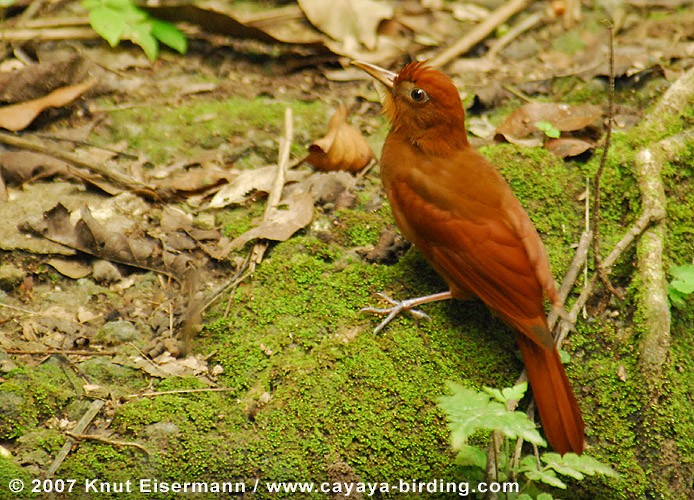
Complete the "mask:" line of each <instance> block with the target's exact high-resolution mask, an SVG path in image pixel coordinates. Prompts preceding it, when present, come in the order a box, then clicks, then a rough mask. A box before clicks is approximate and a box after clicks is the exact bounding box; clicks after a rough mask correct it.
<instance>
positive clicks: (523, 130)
mask: <svg viewBox="0 0 694 500" xmlns="http://www.w3.org/2000/svg"><path fill="white" fill-rule="evenodd" d="M601 117H602V109H601V108H600V107H599V106H594V105H592V104H585V105H581V106H571V105H569V104H557V103H551V102H531V103H528V104H524V105H523V106H521V107H520V108H518V109H517V110H515V111H514V112H513V113H511V114H510V115H509V116H508V117H506V119H505V120H504V121H503V123H502V124H501V125H499V126H498V127H497V129H496V133H497V134H500V135H503V136H504V138H506V140H507V141H509V142H512V143H514V144H515V143H518V141H519V140H523V139H526V138H527V137H528V136H530V135H532V134H533V133H540V131H539V130H538V128H537V127H536V124H537V123H538V122H543V121H544V122H549V123H550V124H552V126H553V127H554V128H556V129H557V130H560V131H562V132H573V131H576V130H581V129H585V128H588V127H592V126H594V125H595V123H596V122H598V121H599V120H600V118H601ZM543 135H544V134H543Z"/></svg>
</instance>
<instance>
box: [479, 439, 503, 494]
mask: <svg viewBox="0 0 694 500" xmlns="http://www.w3.org/2000/svg"><path fill="white" fill-rule="evenodd" d="M502 439H503V435H502V434H501V432H499V431H494V432H492V435H491V436H490V437H489V449H488V450H487V467H486V470H485V473H484V476H485V479H486V480H487V482H490V483H492V482H496V481H498V480H499V449H500V447H501V441H502ZM484 498H485V499H487V500H494V499H495V498H497V495H496V493H492V492H491V491H489V492H488V493H487V494H486V495H485V496H484Z"/></svg>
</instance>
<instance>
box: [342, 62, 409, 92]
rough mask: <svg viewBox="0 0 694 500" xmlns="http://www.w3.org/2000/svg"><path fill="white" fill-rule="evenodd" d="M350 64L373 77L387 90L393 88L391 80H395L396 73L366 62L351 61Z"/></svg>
mask: <svg viewBox="0 0 694 500" xmlns="http://www.w3.org/2000/svg"><path fill="white" fill-rule="evenodd" d="M352 64H353V65H354V66H356V67H357V68H359V69H360V70H362V71H365V72H367V73H368V74H369V75H371V76H372V77H374V78H375V79H376V80H377V81H379V82H380V83H382V84H383V85H384V86H385V88H387V89H388V90H393V82H395V77H396V76H398V75H397V73H393V72H392V71H388V70H387V69H383V68H381V67H380V66H376V65H375V64H371V63H367V62H362V61H352Z"/></svg>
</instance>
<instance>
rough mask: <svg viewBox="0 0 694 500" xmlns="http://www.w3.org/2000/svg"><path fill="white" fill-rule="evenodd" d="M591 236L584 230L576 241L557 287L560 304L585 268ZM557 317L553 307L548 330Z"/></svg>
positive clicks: (563, 301)
mask: <svg viewBox="0 0 694 500" xmlns="http://www.w3.org/2000/svg"><path fill="white" fill-rule="evenodd" d="M592 238H593V233H592V232H590V231H587V232H584V233H583V234H582V235H581V240H580V241H579V242H578V248H576V253H575V254H574V258H573V260H572V261H571V265H570V266H569V270H568V271H567V272H566V274H565V275H564V279H563V280H562V282H561V286H560V287H559V298H560V299H561V302H562V304H563V303H566V299H567V298H568V296H569V293H570V292H571V289H572V288H573V286H574V284H575V283H576V279H577V278H578V274H579V273H580V272H581V269H584V268H585V264H586V261H587V260H588V250H589V249H590V243H591V240H592ZM558 318H559V312H558V311H556V310H555V309H552V310H551V311H550V313H549V315H548V316H547V323H548V325H549V330H550V331H552V330H553V329H554V325H555V323H556V322H557V319H558ZM516 383H517V382H516Z"/></svg>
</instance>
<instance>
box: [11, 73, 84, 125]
mask: <svg viewBox="0 0 694 500" xmlns="http://www.w3.org/2000/svg"><path fill="white" fill-rule="evenodd" d="M95 83H96V81H95V80H88V81H86V82H82V83H78V84H76V85H68V86H67V87H61V88H59V89H56V90H54V91H53V92H51V93H50V94H48V95H46V96H44V97H39V98H38V99H32V100H31V101H25V102H22V103H19V104H13V105H11V106H5V107H2V108H0V128H5V129H7V130H11V131H13V132H16V131H18V130H24V129H25V128H27V127H28V126H29V125H30V124H31V122H33V121H34V119H36V117H37V116H38V115H39V114H40V113H41V112H42V111H44V110H45V109H48V108H59V107H61V106H65V105H66V104H69V103H71V102H72V101H74V100H75V99H77V98H78V97H79V96H81V95H82V94H84V93H85V92H86V91H87V90H89V89H90V88H92V87H93V86H94V84H95Z"/></svg>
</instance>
